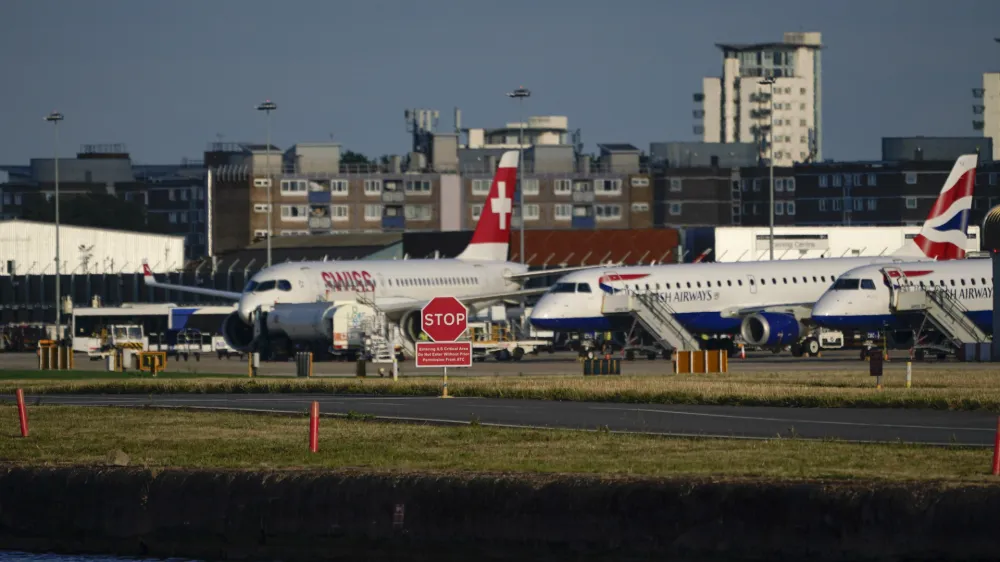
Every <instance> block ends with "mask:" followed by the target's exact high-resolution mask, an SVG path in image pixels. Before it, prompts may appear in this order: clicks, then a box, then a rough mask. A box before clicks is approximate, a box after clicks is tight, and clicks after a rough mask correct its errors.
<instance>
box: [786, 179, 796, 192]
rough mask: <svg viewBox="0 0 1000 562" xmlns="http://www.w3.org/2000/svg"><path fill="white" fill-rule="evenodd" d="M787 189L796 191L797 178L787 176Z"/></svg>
mask: <svg viewBox="0 0 1000 562" xmlns="http://www.w3.org/2000/svg"><path fill="white" fill-rule="evenodd" d="M785 191H789V192H791V191H795V178H785Z"/></svg>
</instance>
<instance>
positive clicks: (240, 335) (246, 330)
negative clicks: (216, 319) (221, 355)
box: [222, 312, 254, 353]
mask: <svg viewBox="0 0 1000 562" xmlns="http://www.w3.org/2000/svg"><path fill="white" fill-rule="evenodd" d="M222 339H223V340H225V342H226V345H228V346H229V347H231V348H233V349H234V350H236V351H239V352H240V353H248V352H250V351H253V344H254V336H253V326H251V325H250V324H247V323H245V322H243V319H242V318H240V315H239V313H237V312H233V313H231V314H230V315H229V316H226V319H225V320H223V321H222Z"/></svg>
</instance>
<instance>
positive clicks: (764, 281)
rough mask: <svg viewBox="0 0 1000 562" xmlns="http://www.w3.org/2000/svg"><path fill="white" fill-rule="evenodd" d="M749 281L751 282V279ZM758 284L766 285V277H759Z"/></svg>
mask: <svg viewBox="0 0 1000 562" xmlns="http://www.w3.org/2000/svg"><path fill="white" fill-rule="evenodd" d="M751 283H753V281H751ZM760 284H761V285H767V279H764V278H763V277H761V278H760Z"/></svg>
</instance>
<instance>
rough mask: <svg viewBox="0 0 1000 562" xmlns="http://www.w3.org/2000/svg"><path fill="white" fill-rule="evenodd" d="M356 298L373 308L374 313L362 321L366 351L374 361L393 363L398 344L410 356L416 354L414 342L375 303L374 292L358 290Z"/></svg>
mask: <svg viewBox="0 0 1000 562" xmlns="http://www.w3.org/2000/svg"><path fill="white" fill-rule="evenodd" d="M356 300H357V302H358V303H359V304H362V305H364V306H367V307H369V308H371V309H372V311H373V314H372V315H371V316H370V317H368V318H366V319H365V320H364V321H362V323H361V327H362V330H363V331H364V333H365V338H364V342H365V353H366V354H368V355H369V356H371V361H372V363H392V362H393V361H395V359H396V357H395V356H396V353H395V350H396V346H397V345H399V346H400V347H402V348H403V350H404V352H405V353H407V354H408V355H410V356H415V355H416V349H415V348H414V346H413V344H412V343H410V342H408V341H407V340H406V338H405V337H403V335H402V330H400V328H399V327H398V326H393V325H391V324H390V323H389V321H388V320H387V319H386V317H385V313H384V312H382V310H381V309H380V308H379V307H378V306H376V305H375V295H374V293H373V292H360V291H359V292H358V293H357V296H356Z"/></svg>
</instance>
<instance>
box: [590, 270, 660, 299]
mask: <svg viewBox="0 0 1000 562" xmlns="http://www.w3.org/2000/svg"><path fill="white" fill-rule="evenodd" d="M646 277H649V274H648V273H625V274H618V273H611V274H608V275H604V276H602V277H601V278H600V279H598V280H597V286H598V287H600V288H601V290H602V291H604V292H605V293H608V294H609V295H613V294H615V293H617V292H618V291H621V290H622V289H616V288H614V287H612V286H611V285H609V284H608V283H615V282H617V283H624V282H625V281H635V280H636V279H645V278H646ZM622 288H624V286H623V287H622Z"/></svg>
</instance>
